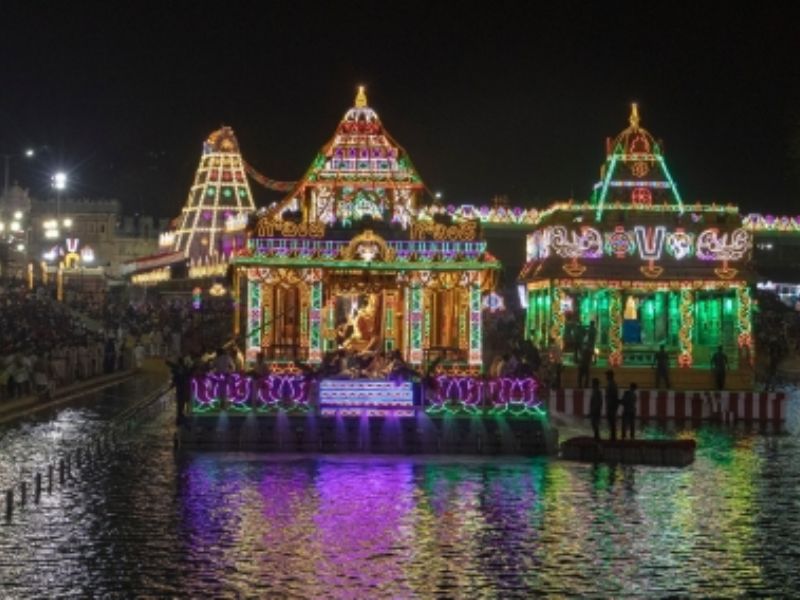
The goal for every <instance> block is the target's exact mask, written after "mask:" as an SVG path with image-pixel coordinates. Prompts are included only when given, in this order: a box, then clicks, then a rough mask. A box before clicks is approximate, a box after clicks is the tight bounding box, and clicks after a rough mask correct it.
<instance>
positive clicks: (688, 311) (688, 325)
mask: <svg viewBox="0 0 800 600" xmlns="http://www.w3.org/2000/svg"><path fill="white" fill-rule="evenodd" d="M680 311H681V328H680V331H679V332H678V344H679V347H680V355H679V356H678V365H680V366H681V367H687V368H688V367H691V366H692V362H693V360H694V358H693V356H692V330H693V328H694V292H693V291H692V290H691V289H685V288H684V289H682V290H681V304H680Z"/></svg>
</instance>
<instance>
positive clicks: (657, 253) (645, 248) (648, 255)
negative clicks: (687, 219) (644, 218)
mask: <svg viewBox="0 0 800 600" xmlns="http://www.w3.org/2000/svg"><path fill="white" fill-rule="evenodd" d="M633 232H634V235H636V244H637V246H638V247H639V257H640V258H641V259H642V260H661V252H662V250H663V249H664V240H665V239H666V235H667V228H666V227H664V226H663V225H657V226H656V227H643V226H641V225H636V226H635V227H634V228H633Z"/></svg>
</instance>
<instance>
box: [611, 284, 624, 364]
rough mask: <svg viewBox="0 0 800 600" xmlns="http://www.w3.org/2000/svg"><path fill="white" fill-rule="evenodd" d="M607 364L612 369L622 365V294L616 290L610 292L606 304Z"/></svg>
mask: <svg viewBox="0 0 800 600" xmlns="http://www.w3.org/2000/svg"><path fill="white" fill-rule="evenodd" d="M608 308H609V310H608V317H609V326H608V346H609V354H608V364H609V365H611V366H612V367H618V366H620V365H622V317H623V313H622V294H621V293H620V291H619V290H618V289H612V290H610V299H609V304H608Z"/></svg>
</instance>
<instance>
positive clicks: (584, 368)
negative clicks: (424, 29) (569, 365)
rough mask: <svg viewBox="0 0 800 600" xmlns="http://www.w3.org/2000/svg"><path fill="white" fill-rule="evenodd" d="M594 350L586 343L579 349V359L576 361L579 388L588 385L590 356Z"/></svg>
mask: <svg viewBox="0 0 800 600" xmlns="http://www.w3.org/2000/svg"><path fill="white" fill-rule="evenodd" d="M593 354H594V352H593V351H592V349H591V348H590V347H589V346H588V345H586V346H584V347H583V349H582V350H581V354H580V360H579V361H578V387H579V388H581V389H584V388H587V387H589V371H590V370H591V366H592V356H593Z"/></svg>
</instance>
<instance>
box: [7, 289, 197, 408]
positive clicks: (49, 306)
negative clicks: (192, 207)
mask: <svg viewBox="0 0 800 600" xmlns="http://www.w3.org/2000/svg"><path fill="white" fill-rule="evenodd" d="M54 296H55V293H54V290H53V289H52V286H51V287H49V288H48V287H45V286H37V287H35V288H34V289H32V290H31V289H29V288H28V285H27V282H25V281H24V280H16V279H3V280H0V401H4V400H8V399H16V398H21V397H25V396H29V395H38V396H39V397H49V396H51V395H52V394H53V393H54V392H55V391H56V390H57V389H59V388H62V387H64V386H68V385H70V384H72V383H75V382H78V381H83V380H88V379H91V378H93V377H96V376H99V375H103V374H110V373H113V372H115V371H119V370H125V369H131V368H136V367H138V368H140V367H141V366H142V365H143V362H144V360H145V358H146V357H148V356H178V355H180V353H181V351H182V345H183V343H184V337H186V338H188V339H189V340H191V339H192V336H191V332H196V331H198V330H202V327H198V325H201V324H199V323H197V322H195V321H196V319H193V318H192V308H191V305H190V303H189V302H188V301H185V300H163V299H159V300H157V301H151V302H138V303H137V302H130V301H129V300H128V299H127V298H126V297H125V295H124V294H123V293H118V294H114V293H113V292H108V293H104V294H102V295H100V294H84V295H83V296H80V295H77V294H66V295H65V297H64V299H63V301H60V302H59V301H56V299H55V297H54Z"/></svg>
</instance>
